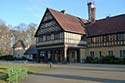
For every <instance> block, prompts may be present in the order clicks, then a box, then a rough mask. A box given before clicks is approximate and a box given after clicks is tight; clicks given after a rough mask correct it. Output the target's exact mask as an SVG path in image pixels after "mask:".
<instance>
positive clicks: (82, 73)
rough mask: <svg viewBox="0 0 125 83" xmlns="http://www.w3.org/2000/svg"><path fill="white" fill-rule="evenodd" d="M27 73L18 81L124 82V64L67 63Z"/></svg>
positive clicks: (62, 82) (54, 82)
mask: <svg viewBox="0 0 125 83" xmlns="http://www.w3.org/2000/svg"><path fill="white" fill-rule="evenodd" d="M54 66H55V68H56V69H54V70H51V71H45V72H41V73H34V74H32V75H29V77H27V78H26V79H24V80H23V81H22V82H20V83H125V65H102V64H69V65H54Z"/></svg>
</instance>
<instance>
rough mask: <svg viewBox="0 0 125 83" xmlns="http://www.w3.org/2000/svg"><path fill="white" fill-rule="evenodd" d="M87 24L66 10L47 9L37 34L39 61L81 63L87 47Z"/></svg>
mask: <svg viewBox="0 0 125 83" xmlns="http://www.w3.org/2000/svg"><path fill="white" fill-rule="evenodd" d="M86 22H87V21H86V20H84V19H81V18H78V17H75V16H72V15H69V14H66V13H65V11H64V10H62V11H56V10H53V9H50V8H47V10H46V12H45V14H44V16H43V19H42V21H41V23H40V25H39V27H38V30H37V32H36V34H35V37H36V45H37V49H38V52H39V57H38V58H39V61H41V60H42V61H44V62H48V61H51V62H80V59H81V58H82V56H84V50H85V46H86V41H85V39H86V38H85V37H86V36H85V27H84V23H86Z"/></svg>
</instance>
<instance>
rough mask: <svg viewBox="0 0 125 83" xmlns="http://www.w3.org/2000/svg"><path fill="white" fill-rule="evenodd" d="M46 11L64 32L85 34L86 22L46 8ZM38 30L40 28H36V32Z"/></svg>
mask: <svg viewBox="0 0 125 83" xmlns="http://www.w3.org/2000/svg"><path fill="white" fill-rule="evenodd" d="M46 11H49V12H50V13H51V15H52V16H53V17H54V19H55V20H56V21H57V23H58V24H59V25H60V26H61V28H62V29H63V30H64V31H68V32H74V33H78V34H85V27H84V23H86V22H87V20H85V19H81V18H78V17H76V16H72V15H69V14H66V13H62V12H60V11H56V10H53V9H50V8H47V10H46ZM41 23H42V21H41ZM41 23H40V24H41ZM39 28H40V26H39V27H38V30H39ZM36 35H37V32H36ZM36 35H35V36H36Z"/></svg>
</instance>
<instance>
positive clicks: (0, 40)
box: [0, 24, 11, 54]
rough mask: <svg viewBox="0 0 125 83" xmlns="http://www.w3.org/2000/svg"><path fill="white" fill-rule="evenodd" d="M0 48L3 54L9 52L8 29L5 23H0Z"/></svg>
mask: <svg viewBox="0 0 125 83" xmlns="http://www.w3.org/2000/svg"><path fill="white" fill-rule="evenodd" d="M0 50H2V52H3V53H4V54H10V52H11V47H10V30H9V28H8V26H6V25H5V24H0Z"/></svg>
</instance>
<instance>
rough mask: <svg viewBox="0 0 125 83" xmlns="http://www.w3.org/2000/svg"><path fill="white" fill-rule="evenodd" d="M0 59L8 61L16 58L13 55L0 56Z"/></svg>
mask: <svg viewBox="0 0 125 83" xmlns="http://www.w3.org/2000/svg"><path fill="white" fill-rule="evenodd" d="M0 59H1V60H7V61H12V60H15V58H14V57H13V55H4V56H0Z"/></svg>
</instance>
